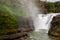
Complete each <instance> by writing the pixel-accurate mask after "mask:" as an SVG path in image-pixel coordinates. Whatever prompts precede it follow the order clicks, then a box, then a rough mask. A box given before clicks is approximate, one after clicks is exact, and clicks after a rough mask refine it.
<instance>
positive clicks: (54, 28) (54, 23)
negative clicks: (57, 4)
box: [48, 15, 60, 38]
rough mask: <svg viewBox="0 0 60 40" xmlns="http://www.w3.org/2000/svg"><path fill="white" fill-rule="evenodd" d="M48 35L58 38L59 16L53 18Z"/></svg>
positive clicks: (59, 35) (59, 36) (59, 29)
mask: <svg viewBox="0 0 60 40" xmlns="http://www.w3.org/2000/svg"><path fill="white" fill-rule="evenodd" d="M48 34H49V35H51V36H53V37H58V38H60V15H58V16H55V17H53V20H52V22H51V28H50V30H49V33H48Z"/></svg>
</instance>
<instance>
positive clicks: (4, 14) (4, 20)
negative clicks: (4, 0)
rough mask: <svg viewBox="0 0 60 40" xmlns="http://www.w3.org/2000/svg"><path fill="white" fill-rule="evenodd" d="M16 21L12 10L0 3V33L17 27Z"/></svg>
mask: <svg viewBox="0 0 60 40" xmlns="http://www.w3.org/2000/svg"><path fill="white" fill-rule="evenodd" d="M17 25H18V22H17V19H16V18H15V16H14V15H13V12H12V11H11V10H10V9H9V8H8V7H7V6H4V5H0V33H4V31H6V30H8V31H9V29H11V30H12V31H13V30H14V29H16V28H17Z"/></svg>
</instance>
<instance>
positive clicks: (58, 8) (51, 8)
mask: <svg viewBox="0 0 60 40" xmlns="http://www.w3.org/2000/svg"><path fill="white" fill-rule="evenodd" d="M47 11H48V13H59V12H60V2H54V3H53V2H48V3H47Z"/></svg>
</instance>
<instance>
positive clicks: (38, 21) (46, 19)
mask: <svg viewBox="0 0 60 40" xmlns="http://www.w3.org/2000/svg"><path fill="white" fill-rule="evenodd" d="M59 14H60V13H50V14H38V15H37V16H36V17H35V19H34V26H35V31H40V30H39V29H45V30H46V33H48V31H49V28H50V23H51V21H52V19H53V17H54V16H57V15H59Z"/></svg>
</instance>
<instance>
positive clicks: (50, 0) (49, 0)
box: [41, 0, 60, 2]
mask: <svg viewBox="0 0 60 40" xmlns="http://www.w3.org/2000/svg"><path fill="white" fill-rule="evenodd" d="M41 1H47V2H56V1H60V0H41Z"/></svg>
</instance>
